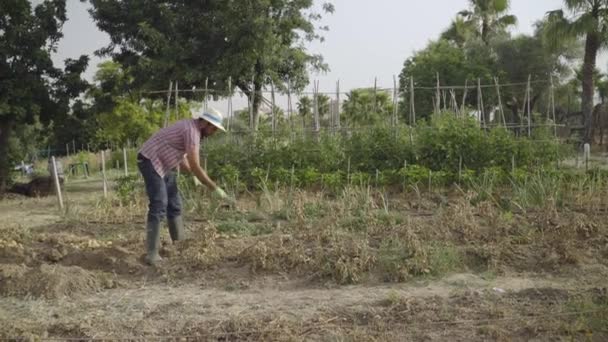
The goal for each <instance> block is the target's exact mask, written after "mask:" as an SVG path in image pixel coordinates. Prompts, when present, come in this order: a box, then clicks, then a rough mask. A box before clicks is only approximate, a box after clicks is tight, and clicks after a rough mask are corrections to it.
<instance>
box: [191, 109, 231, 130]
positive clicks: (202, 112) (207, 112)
mask: <svg viewBox="0 0 608 342" xmlns="http://www.w3.org/2000/svg"><path fill="white" fill-rule="evenodd" d="M192 118H194V119H203V120H205V121H207V122H208V123H210V124H212V125H213V126H215V127H217V128H218V129H219V130H221V131H222V132H226V129H225V128H224V125H223V124H222V122H223V121H224V115H222V113H221V112H220V111H219V110H217V109H215V108H212V107H209V108H207V109H199V110H193V111H192Z"/></svg>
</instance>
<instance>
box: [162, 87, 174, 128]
mask: <svg viewBox="0 0 608 342" xmlns="http://www.w3.org/2000/svg"><path fill="white" fill-rule="evenodd" d="M172 90H173V81H170V82H169V90H168V91H167V111H166V112H165V123H164V125H163V127H167V126H169V115H170V111H171V91H172Z"/></svg>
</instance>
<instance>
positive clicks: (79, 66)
mask: <svg viewBox="0 0 608 342" xmlns="http://www.w3.org/2000/svg"><path fill="white" fill-rule="evenodd" d="M37 3H38V4H37V5H34V4H33V3H32V2H31V1H28V0H14V1H2V2H0V13H2V19H1V20H0V34H1V36H2V38H1V39H0V56H1V57H0V74H1V76H0V192H2V191H4V188H5V185H6V183H7V181H8V179H9V176H10V174H9V168H10V166H11V164H12V163H13V162H14V160H11V159H9V158H11V157H12V158H14V157H16V155H18V154H20V153H19V151H17V153H15V151H11V150H9V148H10V146H9V138H10V136H11V135H12V134H13V133H14V132H15V131H16V130H20V129H22V125H25V124H33V123H34V122H35V120H39V121H40V122H41V123H43V124H49V123H50V122H51V121H52V120H56V119H57V118H58V117H61V116H65V115H67V113H69V112H70V101H71V100H72V99H74V98H76V97H77V96H78V95H79V94H80V93H81V92H83V91H84V90H85V89H86V87H87V82H85V81H83V80H82V79H81V78H80V75H81V74H82V72H83V71H84V70H85V69H86V67H87V64H88V57H86V56H81V57H80V58H78V59H76V60H74V59H67V60H66V62H65V70H60V69H58V68H56V67H55V66H54V65H53V61H52V59H51V54H52V52H53V51H55V49H56V48H57V44H58V42H59V40H60V39H61V37H62V33H61V28H62V26H63V23H64V22H65V21H66V20H67V17H66V8H65V0H54V1H44V2H37ZM13 146H14V145H13ZM22 157H23V156H22Z"/></svg>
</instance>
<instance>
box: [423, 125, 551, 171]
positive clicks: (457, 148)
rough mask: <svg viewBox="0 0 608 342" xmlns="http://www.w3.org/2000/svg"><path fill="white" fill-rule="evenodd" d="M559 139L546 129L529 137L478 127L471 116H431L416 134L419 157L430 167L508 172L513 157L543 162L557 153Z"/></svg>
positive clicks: (526, 162) (535, 163) (521, 161)
mask: <svg viewBox="0 0 608 342" xmlns="http://www.w3.org/2000/svg"><path fill="white" fill-rule="evenodd" d="M559 151H560V147H559V143H558V142H557V141H555V140H553V137H550V136H548V135H547V134H545V133H540V132H539V133H537V134H535V135H534V136H533V137H532V139H527V138H515V137H514V136H513V134H512V133H511V132H508V131H506V130H504V129H503V128H494V129H490V130H489V131H487V132H486V131H484V130H482V129H479V123H478V122H477V121H475V120H474V119H473V118H456V117H455V116H453V115H446V114H443V115H441V116H434V117H433V118H432V119H431V121H430V122H429V123H428V124H426V125H425V126H423V127H422V128H421V132H420V133H419V135H418V158H419V159H418V160H419V162H420V163H421V164H423V165H428V166H429V167H430V168H431V169H432V170H443V171H448V172H452V173H454V172H458V171H459V170H460V168H461V167H462V168H467V169H471V170H475V171H481V170H483V169H484V168H487V167H496V168H499V169H501V170H502V171H503V172H504V173H508V172H509V171H510V170H511V169H512V167H513V165H512V161H513V159H515V160H516V161H517V163H519V164H520V165H527V166H530V167H532V166H546V165H550V164H551V163H553V162H554V161H555V160H557V158H558V157H559V155H560V153H559Z"/></svg>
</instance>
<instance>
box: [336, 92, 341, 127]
mask: <svg viewBox="0 0 608 342" xmlns="http://www.w3.org/2000/svg"><path fill="white" fill-rule="evenodd" d="M336 101H337V103H336V127H337V128H338V129H340V126H341V122H340V80H338V82H336Z"/></svg>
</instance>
